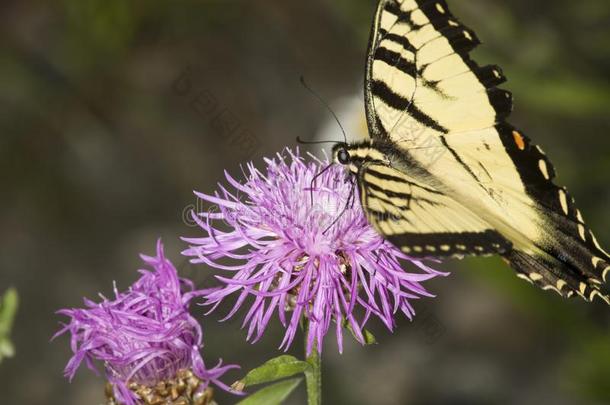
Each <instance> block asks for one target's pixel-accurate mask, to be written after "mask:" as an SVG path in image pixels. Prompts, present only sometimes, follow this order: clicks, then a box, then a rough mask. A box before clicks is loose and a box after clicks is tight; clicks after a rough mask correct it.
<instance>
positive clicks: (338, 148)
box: [333, 142, 387, 174]
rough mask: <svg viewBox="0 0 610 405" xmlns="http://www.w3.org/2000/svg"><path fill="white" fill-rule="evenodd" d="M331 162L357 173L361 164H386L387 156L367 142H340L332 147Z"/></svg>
mask: <svg viewBox="0 0 610 405" xmlns="http://www.w3.org/2000/svg"><path fill="white" fill-rule="evenodd" d="M333 162H335V163H336V164H339V165H342V166H345V167H347V168H348V169H349V170H350V171H351V172H352V173H354V174H358V172H359V171H360V168H361V166H362V165H363V164H365V163H381V164H387V157H386V156H385V155H384V154H383V153H382V152H380V151H379V150H378V149H377V148H375V147H374V146H373V145H371V144H370V143H368V142H365V143H353V144H347V143H344V142H340V143H337V144H335V146H334V147H333Z"/></svg>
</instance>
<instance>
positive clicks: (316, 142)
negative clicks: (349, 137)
mask: <svg viewBox="0 0 610 405" xmlns="http://www.w3.org/2000/svg"><path fill="white" fill-rule="evenodd" d="M297 143H299V144H301V145H322V144H325V143H337V141H304V140H302V139H301V137H300V136H297Z"/></svg>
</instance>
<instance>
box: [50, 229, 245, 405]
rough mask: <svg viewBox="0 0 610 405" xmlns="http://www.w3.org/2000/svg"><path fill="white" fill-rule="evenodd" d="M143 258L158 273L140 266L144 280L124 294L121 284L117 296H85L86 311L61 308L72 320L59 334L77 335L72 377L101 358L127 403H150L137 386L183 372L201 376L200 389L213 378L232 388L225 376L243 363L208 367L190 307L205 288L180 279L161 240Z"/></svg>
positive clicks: (120, 397)
mask: <svg viewBox="0 0 610 405" xmlns="http://www.w3.org/2000/svg"><path fill="white" fill-rule="evenodd" d="M141 257H142V260H143V261H144V262H145V263H146V264H147V265H148V267H150V268H152V271H149V270H140V271H139V272H140V274H141V277H140V279H139V280H138V281H136V282H135V283H134V284H133V285H132V286H131V287H130V288H129V289H128V290H127V291H125V292H119V291H118V290H117V288H116V286H115V287H114V295H115V297H114V299H107V298H105V297H103V296H101V298H102V302H100V303H95V302H93V301H91V300H88V299H85V300H84V301H85V306H86V308H84V309H64V310H61V311H58V313H59V314H61V315H66V316H68V317H69V318H71V319H70V322H69V323H68V324H65V325H64V327H63V328H62V329H61V330H60V331H59V332H58V333H57V334H56V335H55V336H54V338H55V337H57V336H59V335H62V334H64V333H68V332H69V333H70V335H71V348H72V351H73V353H74V355H73V357H72V358H71V359H70V361H69V362H68V365H67V366H66V368H65V375H66V377H68V378H69V379H70V380H72V378H73V377H74V375H75V373H76V371H77V369H78V368H79V366H80V365H81V363H82V362H83V360H84V361H85V363H86V364H87V366H88V367H89V368H90V369H92V370H93V371H96V369H95V367H94V365H93V362H94V360H99V361H101V362H103V364H104V368H105V372H106V376H107V379H108V381H109V382H110V383H111V384H112V386H113V396H114V399H115V400H116V401H118V402H119V403H121V404H127V405H133V404H136V403H143V402H144V399H143V398H139V397H138V395H136V393H135V392H134V390H135V388H134V387H136V386H140V387H141V386H144V387H151V386H155V385H157V384H159V383H163V382H165V381H170V380H172V379H174V380H175V379H176V378H178V379H183V378H182V377H179V376H185V377H184V378H186V376H190V380H191V381H192V380H193V378H192V377H193V376H194V377H196V380H197V383H196V385H197V387H196V389H197V390H199V391H201V390H205V389H206V388H207V387H208V385H209V383H210V382H213V383H215V384H216V385H218V386H219V387H221V388H223V389H226V390H230V388H229V387H227V386H226V385H225V384H223V383H222V382H220V381H219V378H220V376H222V375H223V374H224V373H225V372H226V371H227V370H229V369H232V368H238V367H237V366H233V365H229V366H222V362H219V364H218V365H217V366H216V367H214V368H211V369H207V368H206V367H205V365H204V362H203V359H202V357H201V354H200V349H201V347H202V346H203V344H202V330H201V326H200V325H199V323H198V322H197V321H196V320H195V319H194V318H193V317H192V316H191V315H190V313H189V310H188V308H189V304H190V302H191V300H192V299H193V298H195V297H198V296H200V295H201V292H200V291H196V290H195V289H194V286H193V284H192V282H191V281H189V280H186V279H183V278H179V277H178V273H177V271H176V268H175V267H174V265H173V264H172V263H171V262H170V261H169V260H168V259H166V258H165V256H164V254H163V245H162V243H161V241H160V240H159V242H158V243H157V256H156V257H148V256H144V255H141ZM183 291H187V292H184V293H183ZM185 373H186V374H185ZM177 376H178V377H177ZM146 403H148V402H146Z"/></svg>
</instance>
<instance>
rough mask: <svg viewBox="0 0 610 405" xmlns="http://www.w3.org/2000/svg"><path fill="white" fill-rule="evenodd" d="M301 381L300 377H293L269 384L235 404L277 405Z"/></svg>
mask: <svg viewBox="0 0 610 405" xmlns="http://www.w3.org/2000/svg"><path fill="white" fill-rule="evenodd" d="M301 381H303V379H302V378H293V379H291V380H286V381H281V382H279V383H276V384H273V385H270V386H268V387H265V388H263V389H262V390H260V391H258V392H256V393H254V394H252V395H250V396H249V397H248V398H246V399H244V400H243V401H240V402H239V403H238V404H237V405H279V404H281V403H282V402H284V401H285V400H286V398H288V396H289V395H290V394H292V391H294V390H295V389H296V388H297V387H298V386H299V384H300V383H301Z"/></svg>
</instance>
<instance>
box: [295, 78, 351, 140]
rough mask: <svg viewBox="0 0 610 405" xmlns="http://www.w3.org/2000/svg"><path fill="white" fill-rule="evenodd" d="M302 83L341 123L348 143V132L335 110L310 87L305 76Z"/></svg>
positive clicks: (339, 123)
mask: <svg viewBox="0 0 610 405" xmlns="http://www.w3.org/2000/svg"><path fill="white" fill-rule="evenodd" d="M301 84H302V85H303V87H305V88H306V89H307V90H308V91H309V92H310V93H311V94H313V96H314V97H315V98H317V99H318V100H319V101H320V103H322V105H323V106H324V107H325V108H326V110H327V111H328V112H329V113H330V114H331V115H332V116H333V118H334V119H335V121H336V122H337V124H338V125H339V128H341V132H342V133H343V140H344V141H345V143H347V133H346V132H345V128H343V125H341V121H339V117H337V114H335V112H334V111H333V109H332V108H330V106H329V105H328V103H327V102H326V101H324V99H323V98H322V97H320V95H319V94H318V93H316V92H315V91H314V90H313V89H312V88H311V87H309V85H308V84H307V82H305V77H303V76H301Z"/></svg>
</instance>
